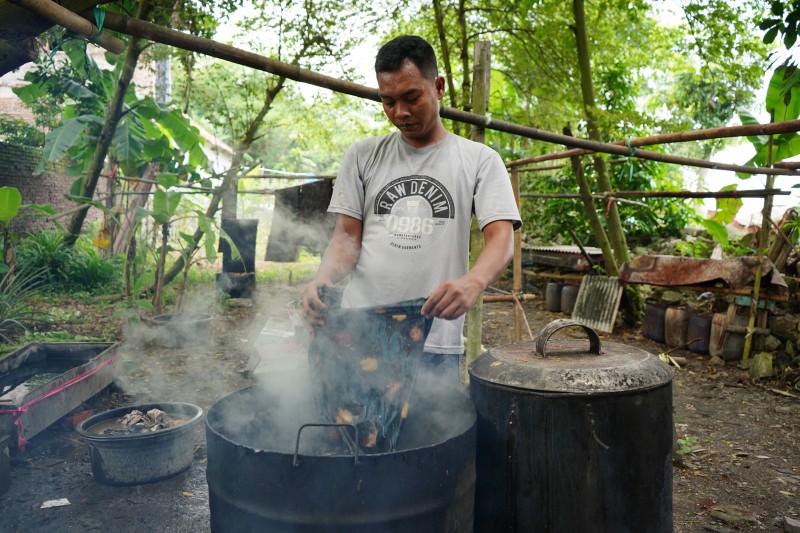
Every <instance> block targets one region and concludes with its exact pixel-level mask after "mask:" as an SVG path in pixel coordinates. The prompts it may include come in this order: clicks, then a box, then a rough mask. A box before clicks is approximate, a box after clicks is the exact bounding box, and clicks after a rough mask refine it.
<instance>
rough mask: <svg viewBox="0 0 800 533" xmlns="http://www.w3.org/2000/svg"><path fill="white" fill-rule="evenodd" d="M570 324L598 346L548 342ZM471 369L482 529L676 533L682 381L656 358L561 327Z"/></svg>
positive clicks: (484, 357)
mask: <svg viewBox="0 0 800 533" xmlns="http://www.w3.org/2000/svg"><path fill="white" fill-rule="evenodd" d="M567 326H579V327H581V328H583V329H584V331H585V332H586V335H587V336H588V339H586V338H583V339H579V341H577V344H576V342H575V341H566V342H561V343H560V345H559V346H558V347H556V346H554V344H555V343H554V342H551V343H550V344H549V345H548V342H549V339H550V337H551V335H552V334H553V333H555V332H556V331H558V330H559V329H562V328H565V327H567ZM587 341H588V342H587ZM587 344H588V350H587V349H585V348H583V346H586V345H587ZM576 346H580V347H581V348H579V349H577V350H576V349H575V347H576ZM565 347H568V348H569V350H565V349H564V348H565ZM469 372H470V378H471V379H470V396H471V398H472V400H473V403H474V404H475V408H476V410H477V413H478V427H477V438H478V442H477V454H476V457H477V459H476V473H477V481H476V500H475V502H476V503H475V515H476V516H475V531H476V532H478V533H480V532H496V531H508V532H516V531H520V532H521V531H537V532H539V531H552V532H562V531H581V532H592V531H598V532H600V531H603V532H607V531H614V532H615V533H616V532H626V531H630V532H634V531H637V532H638V531H648V532H669V531H672V435H673V425H672V376H673V372H672V370H671V369H670V368H669V367H668V366H667V365H665V364H664V363H662V362H661V361H660V360H659V359H658V358H657V357H655V356H653V355H652V354H650V353H648V352H646V351H644V350H641V349H639V348H636V347H631V346H626V345H622V344H617V343H604V344H603V345H602V347H601V344H600V339H599V337H598V336H597V334H596V333H595V332H594V330H592V329H591V328H588V327H585V326H581V325H579V324H577V323H576V322H573V321H571V320H557V321H555V322H553V323H551V324H550V325H549V326H547V327H546V328H544V329H543V330H542V332H541V333H540V334H539V337H538V339H537V341H536V343H535V344H534V343H533V342H530V343H519V344H513V345H508V346H503V347H500V348H497V349H494V350H490V351H489V352H486V353H484V354H483V355H481V356H480V357H479V358H478V359H477V360H476V361H475V362H474V363H473V364H472V365H471V366H470V370H469Z"/></svg>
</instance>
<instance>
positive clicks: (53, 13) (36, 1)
mask: <svg viewBox="0 0 800 533" xmlns="http://www.w3.org/2000/svg"><path fill="white" fill-rule="evenodd" d="M8 1H9V2H11V3H12V4H16V5H18V6H20V7H24V8H25V9H27V10H28V11H30V12H32V13H36V14H37V15H39V16H40V17H43V18H46V19H47V20H49V21H51V22H53V23H55V24H58V25H59V26H63V27H65V28H67V29H68V30H70V31H73V32H75V33H77V34H79V35H82V36H84V37H86V38H87V39H88V40H89V41H91V42H96V43H97V44H98V45H99V46H102V47H103V48H105V49H106V50H108V51H109V52H111V53H112V54H121V53H122V52H124V51H125V42H124V41H122V40H121V39H117V38H116V37H114V36H113V35H109V34H108V33H105V32H103V31H101V30H98V29H97V26H95V25H94V24H92V23H91V22H90V21H89V20H86V19H85V18H83V17H81V16H80V15H78V14H77V13H73V12H72V11H70V10H69V9H67V8H65V7H62V6H60V5H58V4H56V3H55V2H50V0H8ZM92 18H94V17H92Z"/></svg>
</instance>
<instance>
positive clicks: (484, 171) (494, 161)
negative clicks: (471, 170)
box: [474, 148, 522, 230]
mask: <svg viewBox="0 0 800 533" xmlns="http://www.w3.org/2000/svg"><path fill="white" fill-rule="evenodd" d="M485 150H486V152H487V153H488V155H487V156H486V157H483V158H482V159H481V163H480V165H479V168H478V179H477V181H476V186H475V197H474V202H475V203H474V206H475V218H476V219H477V221H478V227H479V228H480V229H481V230H483V228H484V226H486V225H487V224H489V223H490V222H494V221H496V220H510V221H511V222H512V223H513V225H514V229H515V230H516V229H519V228H521V227H522V220H521V218H520V216H519V209H518V208H517V202H516V201H515V200H514V191H513V189H512V188H511V180H510V179H509V177H508V171H507V170H506V166H505V165H504V164H503V160H502V159H501V158H500V156H499V155H498V154H497V152H495V151H494V150H491V149H489V148H486V149H485Z"/></svg>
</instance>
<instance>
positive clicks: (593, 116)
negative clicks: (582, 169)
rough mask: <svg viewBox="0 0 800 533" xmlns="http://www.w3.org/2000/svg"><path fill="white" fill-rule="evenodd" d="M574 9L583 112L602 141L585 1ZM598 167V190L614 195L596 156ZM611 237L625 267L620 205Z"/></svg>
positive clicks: (610, 219) (613, 210)
mask: <svg viewBox="0 0 800 533" xmlns="http://www.w3.org/2000/svg"><path fill="white" fill-rule="evenodd" d="M572 7H573V10H574V13H575V41H576V45H577V46H576V49H577V53H578V68H579V70H580V74H581V94H582V96H583V108H584V109H585V111H586V129H587V132H588V134H589V139H591V140H593V141H601V140H602V136H601V135H600V126H599V124H598V123H597V104H596V101H595V96H594V84H593V83H592V66H591V53H590V50H589V41H588V39H587V36H586V12H585V10H584V0H572ZM593 159H594V167H595V170H596V171H597V188H598V190H599V191H600V192H609V191H611V180H610V179H609V177H608V168H607V167H606V161H605V159H604V158H603V157H602V156H600V155H596V156H594V158H593ZM606 219H607V223H608V235H609V239H610V240H611V243H612V245H613V246H614V258H615V259H616V261H617V264H618V265H619V264H622V263H624V262H625V261H628V260H629V259H630V253H629V251H628V243H627V242H626V241H625V233H624V231H623V230H622V222H621V221H620V218H619V211H617V204H616V203H615V202H609V205H608V209H607V215H606Z"/></svg>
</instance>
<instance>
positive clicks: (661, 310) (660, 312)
mask: <svg viewBox="0 0 800 533" xmlns="http://www.w3.org/2000/svg"><path fill="white" fill-rule="evenodd" d="M666 312H667V307H666V306H665V305H662V304H655V303H649V304H647V306H645V309H644V320H643V321H642V335H644V336H645V337H647V338H648V339H650V340H654V341H656V342H664V315H666Z"/></svg>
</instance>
